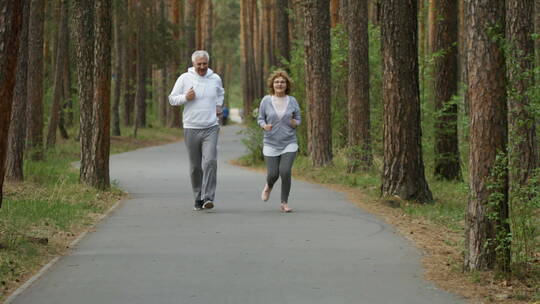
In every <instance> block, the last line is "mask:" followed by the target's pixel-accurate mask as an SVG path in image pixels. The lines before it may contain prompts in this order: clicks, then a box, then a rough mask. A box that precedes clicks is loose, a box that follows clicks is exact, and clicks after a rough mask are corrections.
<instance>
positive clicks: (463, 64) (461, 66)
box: [458, 0, 469, 115]
mask: <svg viewBox="0 0 540 304" xmlns="http://www.w3.org/2000/svg"><path fill="white" fill-rule="evenodd" d="M458 16H459V17H458V20H459V24H458V32H459V40H458V50H459V54H458V60H459V63H458V70H459V72H458V75H459V83H460V84H461V85H463V87H465V88H466V90H467V89H468V87H469V86H468V85H467V52H466V49H467V32H466V31H467V26H466V18H465V0H458ZM468 99H469V97H468V94H467V92H466V91H465V93H464V94H463V112H464V113H465V115H469V101H468Z"/></svg>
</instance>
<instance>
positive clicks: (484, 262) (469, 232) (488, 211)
mask: <svg viewBox="0 0 540 304" xmlns="http://www.w3.org/2000/svg"><path fill="white" fill-rule="evenodd" d="M504 9H505V7H504V2H493V1H489V0H477V1H468V2H466V12H465V14H466V18H467V27H468V28H467V38H466V39H467V49H466V50H467V54H468V58H467V70H468V84H469V90H468V95H469V101H470V153H469V187H470V197H469V204H468V208H467V214H466V219H465V251H464V252H465V260H464V269H465V270H466V271H475V270H485V269H491V268H494V267H495V266H496V265H497V266H503V267H501V268H504V265H505V264H507V263H509V259H510V251H509V249H510V248H509V246H505V244H504V243H500V242H499V237H501V235H502V234H503V235H504V236H503V237H506V236H507V233H509V226H508V223H506V221H507V219H508V204H507V199H508V176H507V171H506V164H502V166H504V167H505V169H502V168H499V169H498V170H499V171H502V172H496V170H493V168H495V167H496V158H497V155H498V154H502V155H505V154H506V144H507V139H508V137H507V106H506V79H505V78H506V77H505V62H504V54H503V51H502V50H501V48H500V46H499V45H498V43H497V42H496V41H494V39H493V37H492V35H491V34H490V33H489V32H488V29H490V28H491V29H493V28H494V27H498V28H499V34H502V33H504V31H501V30H500V29H501V28H503V27H504V24H505V21H504V20H505V18H504ZM492 174H497V175H498V176H497V177H496V178H492V177H490V175H492ZM494 185H495V186H494ZM494 193H498V194H499V196H500V198H499V199H498V201H497V202H493V199H492V198H491V199H490V197H493V196H492V195H493V194H494ZM494 205H496V206H494ZM493 218H495V219H493ZM499 245H502V246H503V248H502V249H501V250H500V251H499V252H498V254H497V251H496V248H497V246H499ZM498 256H499V257H498Z"/></svg>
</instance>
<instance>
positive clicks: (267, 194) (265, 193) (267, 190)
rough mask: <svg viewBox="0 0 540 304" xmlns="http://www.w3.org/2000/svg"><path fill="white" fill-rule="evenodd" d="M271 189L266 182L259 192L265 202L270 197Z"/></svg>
mask: <svg viewBox="0 0 540 304" xmlns="http://www.w3.org/2000/svg"><path fill="white" fill-rule="evenodd" d="M271 191H272V188H270V187H268V184H266V185H264V189H263V191H262V193H261V199H262V200H263V201H265V202H266V201H267V200H268V199H269V198H270V192H271Z"/></svg>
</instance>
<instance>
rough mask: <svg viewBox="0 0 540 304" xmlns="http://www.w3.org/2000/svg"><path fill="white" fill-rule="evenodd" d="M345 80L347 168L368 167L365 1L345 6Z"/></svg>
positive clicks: (367, 65)
mask: <svg viewBox="0 0 540 304" xmlns="http://www.w3.org/2000/svg"><path fill="white" fill-rule="evenodd" d="M347 10H348V14H349V15H348V17H347V18H346V19H345V20H347V23H348V33H349V60H348V61H349V79H348V90H347V96H348V144H349V146H351V147H353V149H355V151H354V153H353V155H351V158H352V159H350V165H349V171H350V172H355V171H356V169H357V168H359V167H360V168H362V169H367V168H369V167H371V165H372V162H373V156H372V154H371V135H370V129H371V128H370V108H369V39H368V8H367V2H366V1H351V2H350V4H349V6H348V8H347Z"/></svg>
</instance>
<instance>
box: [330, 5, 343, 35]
mask: <svg viewBox="0 0 540 304" xmlns="http://www.w3.org/2000/svg"><path fill="white" fill-rule="evenodd" d="M339 4H340V0H330V26H331V27H332V28H334V27H336V25H338V23H341V21H342V20H340V18H339V17H340V16H339V11H340V8H339Z"/></svg>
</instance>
